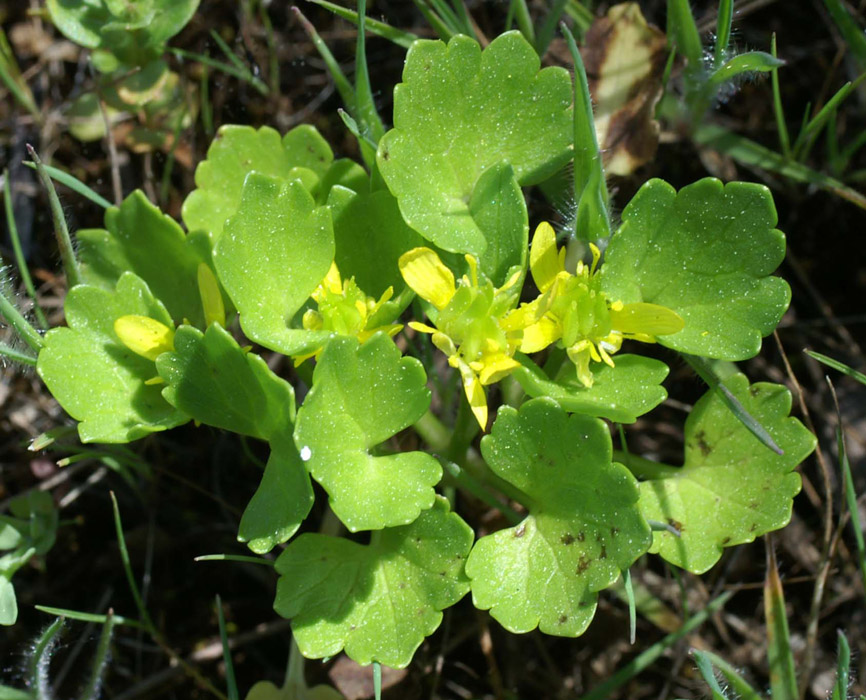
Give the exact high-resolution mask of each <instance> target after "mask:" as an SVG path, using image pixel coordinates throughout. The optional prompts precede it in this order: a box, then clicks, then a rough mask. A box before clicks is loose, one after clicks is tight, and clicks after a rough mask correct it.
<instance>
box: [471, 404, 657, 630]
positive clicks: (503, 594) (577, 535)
mask: <svg viewBox="0 0 866 700" xmlns="http://www.w3.org/2000/svg"><path fill="white" fill-rule="evenodd" d="M481 452H482V454H483V455H484V458H485V460H487V463H488V464H489V465H490V468H491V469H492V470H493V471H494V472H495V473H496V474H497V475H498V476H500V477H502V478H503V479H505V480H506V481H508V482H509V483H511V484H513V485H514V486H516V487H517V488H518V489H520V490H521V491H522V492H523V493H524V494H526V497H527V505H528V506H529V516H528V517H527V518H526V519H525V520H524V521H523V522H522V523H520V524H519V525H517V526H516V527H512V528H509V529H507V530H500V531H499V532H496V533H494V534H492V535H488V536H486V537H482V538H481V539H480V540H478V542H477V543H476V545H475V547H474V548H473V550H472V553H471V554H470V555H469V560H468V561H467V562H466V573H467V575H468V576H469V578H470V579H471V582H472V597H473V601H474V603H475V605H476V607H478V608H481V609H482V610H486V609H489V610H490V614H491V615H493V617H494V618H496V619H497V620H498V621H499V622H500V624H502V626H503V627H505V628H506V629H508V630H510V631H511V632H529V631H530V630H532V629H535V627H536V626H537V627H539V628H540V629H541V631H542V632H546V633H548V634H555V635H560V636H569V637H576V636H578V635H580V634H582V633H583V632H584V630H586V628H587V626H588V625H589V623H590V621H591V620H592V617H593V615H594V613H595V606H596V600H597V597H598V596H597V592H598V591H600V590H601V589H603V588H606V587H607V586H609V585H610V584H612V583H613V582H614V581H615V580H616V579H617V577H618V576H619V574H620V571H622V570H624V569H627V568H628V567H629V566H631V564H632V563H633V562H634V561H635V559H637V558H638V557H639V556H640V555H641V554H643V553H644V552H646V550H647V548H648V547H649V545H650V542H651V533H650V529H649V526H648V525H647V523H646V521H645V520H644V519H643V517H642V516H641V514H640V511H639V510H638V508H637V501H638V486H637V481H636V480H635V478H634V477H633V476H632V475H631V473H630V472H629V471H628V470H627V469H626V468H625V467H623V466H622V465H620V464H617V463H612V462H611V453H612V448H611V441H610V433H609V432H608V429H607V427H606V426H605V425H604V423H602V422H601V421H600V420H598V419H596V418H590V417H588V416H582V415H572V416H568V415H567V414H566V413H565V411H564V410H563V409H562V408H560V406H559V405H557V404H556V402H554V401H553V400H551V399H533V400H531V401H528V402H526V403H525V404H523V406H521V407H520V410H519V411H517V410H515V409H513V408H511V407H510V406H504V407H503V408H501V409H500V410H499V413H498V415H497V417H496V422H495V423H494V424H493V430H492V432H491V434H490V435H488V436H486V437H485V438H483V439H482V441H481Z"/></svg>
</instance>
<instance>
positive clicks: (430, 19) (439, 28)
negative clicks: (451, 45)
mask: <svg viewBox="0 0 866 700" xmlns="http://www.w3.org/2000/svg"><path fill="white" fill-rule="evenodd" d="M413 2H414V3H415V7H417V8H418V10H419V11H420V12H421V14H422V15H424V19H426V20H427V23H428V24H429V25H430V26H431V27H433V31H435V32H436V34H438V35H439V38H440V39H442V41H448V40H449V39H450V38H451V37H452V36H454V32H452V31H451V29H450V28H449V27H448V24H447V23H446V22H445V21H444V20H443V19H442V18H441V17H440V16H439V15H437V14H436V12H434V11H433V10H432V9H431V8H429V7H428V6H427V3H426V2H425V0H413Z"/></svg>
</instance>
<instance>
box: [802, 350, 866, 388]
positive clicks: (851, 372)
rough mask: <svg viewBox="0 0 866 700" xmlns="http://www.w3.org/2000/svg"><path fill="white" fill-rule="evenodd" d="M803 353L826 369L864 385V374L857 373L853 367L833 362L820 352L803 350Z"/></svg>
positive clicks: (865, 379)
mask: <svg viewBox="0 0 866 700" xmlns="http://www.w3.org/2000/svg"><path fill="white" fill-rule="evenodd" d="M803 352H805V353H806V354H807V355H808V356H809V357H811V358H812V359H813V360H818V362H820V363H822V364H825V365H827V366H828V367H832V368H833V369H837V370H839V371H840V372H841V373H842V374H847V375H848V376H849V377H852V378H854V379H856V380H857V381H858V382H860V383H861V384H866V374H863V373H862V372H858V371H857V370H856V369H854V368H853V367H849V366H848V365H846V364H845V363H843V362H839V360H834V359H833V358H832V357H827V355H822V354H821V353H820V352H815V351H814V350H804V351H803Z"/></svg>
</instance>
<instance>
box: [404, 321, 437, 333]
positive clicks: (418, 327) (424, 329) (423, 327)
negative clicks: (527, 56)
mask: <svg viewBox="0 0 866 700" xmlns="http://www.w3.org/2000/svg"><path fill="white" fill-rule="evenodd" d="M409 328H411V329H412V330H413V331H418V332H419V333H438V332H439V331H437V330H436V329H435V328H433V326H428V325H427V324H426V323H419V322H418V321H409Z"/></svg>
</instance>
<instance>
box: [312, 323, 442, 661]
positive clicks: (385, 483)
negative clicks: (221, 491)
mask: <svg viewBox="0 0 866 700" xmlns="http://www.w3.org/2000/svg"><path fill="white" fill-rule="evenodd" d="M426 381H427V376H426V374H425V373H424V368H423V367H422V365H421V363H420V362H418V361H417V360H415V359H414V358H411V357H402V356H401V355H400V351H399V350H398V349H397V346H396V345H394V343H393V342H392V341H391V339H390V338H388V336H387V335H385V334H383V333H377V334H376V335H374V336H373V337H372V338H371V339H370V340H368V341H367V342H366V343H364V345H361V346H359V345H358V342H357V340H355V339H354V338H334V340H332V341H331V342H330V343H328V345H327V347H326V348H325V351H324V352H323V353H322V356H321V358H320V359H319V362H318V364H317V365H316V371H315V373H314V374H313V388H312V389H311V390H310V393H309V394H307V398H306V399H305V400H304V404H303V405H302V406H301V408H300V410H299V411H298V420H297V423H296V425H295V444H296V445H297V446H298V449H300V451H301V457H302V458H303V459H304V460H305V461H306V463H307V469H308V470H309V471H310V473H311V474H312V475H313V478H314V479H315V480H316V481H318V482H319V483H320V484H321V485H322V486H323V487H324V489H325V490H326V491H327V492H328V495H329V496H330V503H331V508H332V509H333V511H334V513H335V514H336V515H337V517H339V518H340V520H342V521H343V523H344V524H345V525H346V527H348V528H349V530H350V531H352V532H357V531H358V530H377V529H380V528H383V527H393V526H395V525H405V524H406V523H410V522H412V521H413V520H415V518H417V517H418V513H420V512H421V511H422V510H425V509H427V508H429V507H430V506H431V505H433V500H434V498H435V492H434V491H433V487H434V486H435V485H436V484H437V483H438V482H439V479H440V478H441V476H442V467H441V466H440V465H439V462H438V461H437V460H436V459H435V458H434V457H432V456H431V455H429V454H427V453H426V452H400V453H397V454H393V455H387V456H383V457H377V456H375V453H374V452H373V451H372V450H373V448H375V447H376V446H377V445H379V444H380V443H382V442H384V441H385V440H388V439H389V438H390V437H392V436H393V435H395V434H396V433H398V432H399V431H401V430H403V429H404V428H408V427H409V426H410V425H412V424H413V423H414V422H415V421H417V420H418V419H419V418H420V417H421V416H422V415H424V413H425V412H426V411H427V409H428V407H429V406H430V392H429V390H428V389H427V387H426V386H425V384H426ZM381 661H382V663H386V664H387V662H386V661H385V660H384V659H381ZM388 665H391V664H388Z"/></svg>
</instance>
